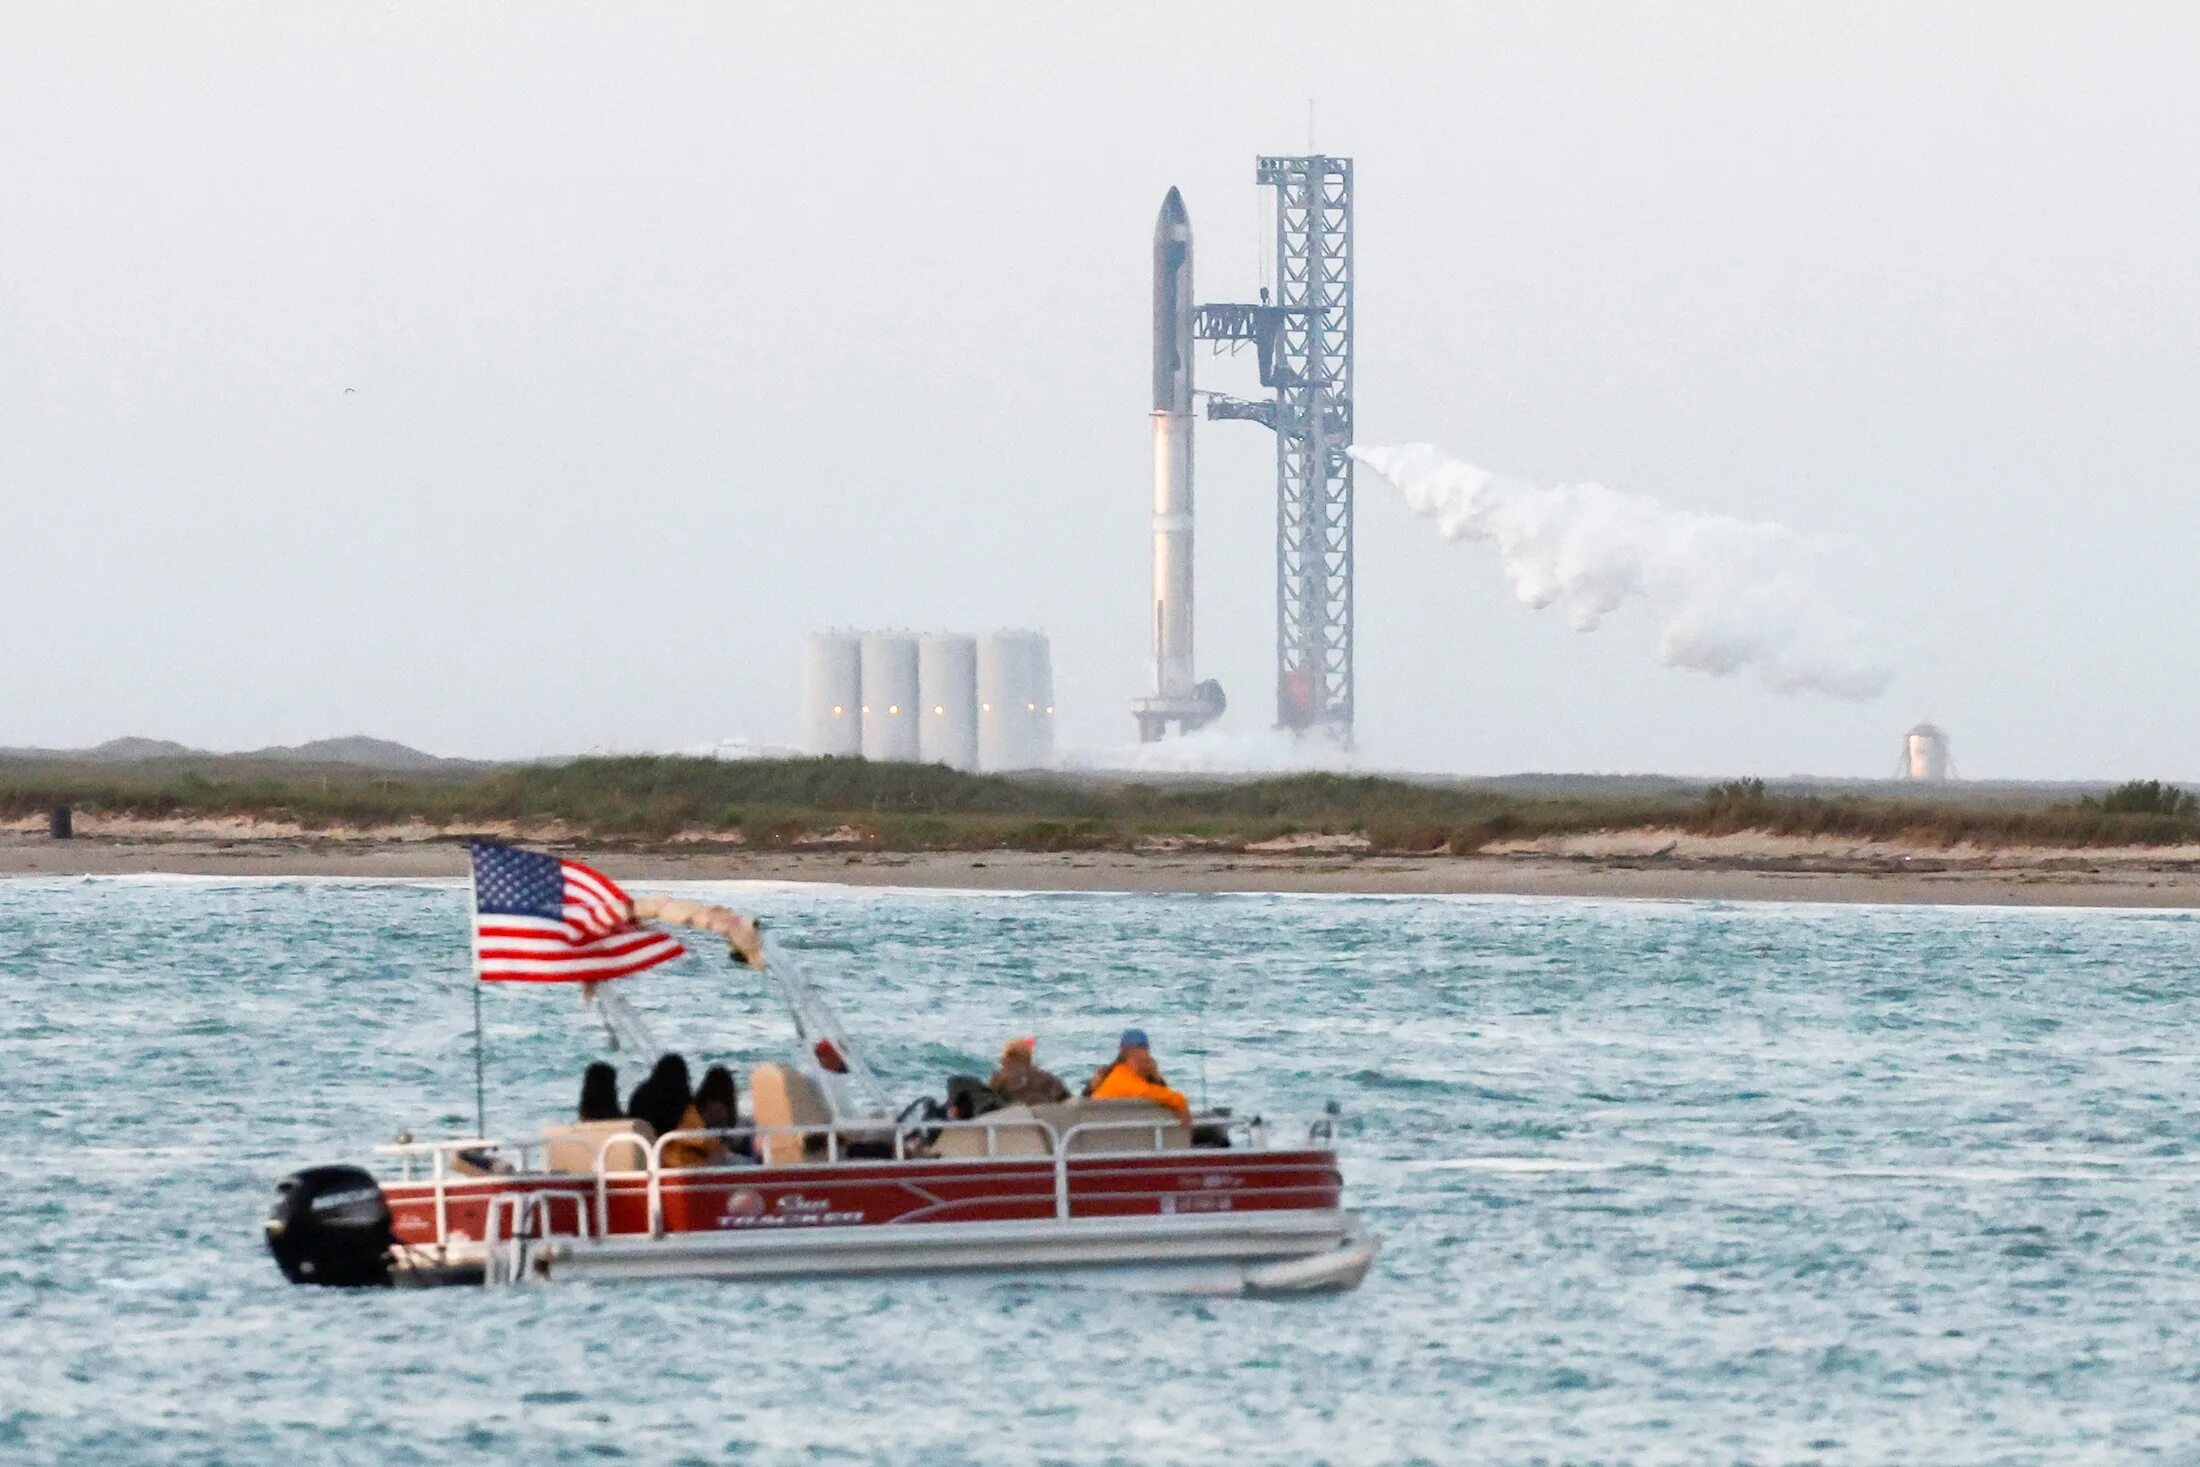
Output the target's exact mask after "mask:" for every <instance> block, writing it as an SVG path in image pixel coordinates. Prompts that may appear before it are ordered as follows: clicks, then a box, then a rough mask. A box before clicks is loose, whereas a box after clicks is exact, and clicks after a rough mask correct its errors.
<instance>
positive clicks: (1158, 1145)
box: [932, 1100, 1192, 1156]
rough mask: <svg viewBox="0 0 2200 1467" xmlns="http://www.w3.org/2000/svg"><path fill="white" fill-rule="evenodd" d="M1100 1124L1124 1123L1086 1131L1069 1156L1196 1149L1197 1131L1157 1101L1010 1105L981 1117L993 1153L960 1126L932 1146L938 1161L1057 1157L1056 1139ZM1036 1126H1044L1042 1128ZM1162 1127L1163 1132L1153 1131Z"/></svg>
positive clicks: (982, 1136) (971, 1129)
mask: <svg viewBox="0 0 2200 1467" xmlns="http://www.w3.org/2000/svg"><path fill="white" fill-rule="evenodd" d="M1096 1121H1107V1122H1111V1123H1112V1122H1118V1121H1120V1122H1125V1123H1126V1124H1125V1125H1124V1127H1123V1129H1121V1130H1106V1131H1087V1132H1085V1133H1084V1134H1083V1135H1080V1136H1072V1137H1071V1138H1070V1143H1069V1154H1070V1155H1072V1156H1083V1155H1087V1154H1089V1153H1092V1152H1100V1151H1181V1150H1183V1149H1184V1148H1186V1147H1188V1146H1190V1145H1191V1144H1192V1128H1191V1127H1190V1126H1188V1125H1186V1124H1185V1123H1184V1122H1183V1121H1181V1120H1179V1119H1177V1114H1176V1112H1175V1111H1173V1110H1171V1109H1169V1108H1168V1107H1167V1106H1165V1105H1162V1104H1161V1103H1160V1102H1158V1101H1153V1100H1065V1101H1060V1102H1057V1103H1055V1104H1053V1105H1011V1106H1005V1107H1003V1108H1002V1109H1000V1110H996V1111H989V1112H987V1113H986V1114H985V1115H982V1116H980V1117H978V1125H982V1126H984V1127H985V1128H986V1129H987V1130H990V1131H991V1132H992V1133H993V1149H992V1151H991V1152H990V1153H989V1152H988V1151H987V1150H986V1131H983V1130H979V1129H977V1127H976V1126H959V1127H956V1128H953V1129H950V1130H945V1131H942V1132H940V1136H939V1140H937V1141H936V1142H934V1143H933V1145H932V1154H933V1155H935V1156H986V1155H989V1154H990V1155H993V1156H1052V1155H1053V1154H1054V1140H1053V1136H1050V1135H1049V1134H1048V1133H1047V1131H1046V1129H1045V1127H1046V1126H1052V1127H1053V1128H1054V1132H1053V1135H1054V1136H1059V1135H1064V1134H1066V1133H1067V1132H1068V1131H1069V1129H1070V1127H1072V1126H1080V1125H1090V1124H1091V1123H1093V1122H1096ZM1034 1122H1043V1123H1044V1125H1037V1124H1034ZM1157 1124H1158V1125H1159V1127H1160V1129H1159V1130H1158V1131H1156V1130H1155V1129H1154V1128H1155V1126H1156V1125H1157Z"/></svg>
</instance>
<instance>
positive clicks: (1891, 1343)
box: [0, 878, 2200, 1464]
mask: <svg viewBox="0 0 2200 1467" xmlns="http://www.w3.org/2000/svg"><path fill="white" fill-rule="evenodd" d="M680 890H683V891H685V892H688V893H691V894H705V895H710V896H714V897H716V898H718V899H721V900H729V901H731V902H733V903H734V904H736V905H739V906H742V907H744V908H746V909H748V910H752V911H755V912H758V913H760V914H762V915H763V916H765V917H766V918H767V919H769V920H771V921H772V922H773V923H774V925H775V927H776V929H777V930H778V932H779V933H780V935H781V936H782V938H783V940H785V941H786V942H788V943H789V944H790V945H792V946H796V947H799V948H801V949H803V950H804V951H806V953H807V954H808V956H809V964H810V966H811V968H812V969H813V970H814V971H815V973H816V974H817V976H818V977H819V978H820V980H821V981H822V982H823V983H825V984H826V985H827V986H828V987H829V989H830V991H831V992H832V993H833V995H834V996H835V997H836V998H837V1000H838V1001H839V1002H840V1004H841V1005H842V1007H843V1009H844V1010H845V1011H846V1013H847V1015H848V1017H849V1019H850V1021H851V1027H852V1028H853V1029H854V1031H855V1032H856V1033H857V1034H858V1035H859V1036H860V1037H862V1038H864V1039H865V1040H866V1042H867V1044H868V1048H869V1051H870V1053H871V1056H872V1058H873V1060H874V1063H875V1064H876V1066H877V1068H878V1069H879V1070H880V1071H881V1073H882V1075H883V1076H884V1077H885V1078H886V1079H887V1081H888V1084H889V1088H891V1089H893V1090H894V1091H896V1093H897V1094H900V1095H914V1094H916V1093H918V1092H919V1091H920V1090H930V1089H935V1088H936V1087H937V1083H938V1080H939V1078H940V1077H941V1076H943V1075H944V1074H946V1073H947V1072H949V1071H951V1070H969V1069H980V1068H982V1067H983V1066H984V1065H985V1063H986V1061H987V1060H988V1059H989V1058H990V1056H991V1054H992V1052H993V1050H994V1049H995V1048H996V1047H997V1045H998V1043H999V1042H1000V1040H1001V1039H1003V1038H1004V1037H1006V1036H1008V1035H1012V1034H1017V1033H1027V1032H1032V1033H1037V1034H1038V1035H1039V1036H1040V1058H1041V1059H1042V1061H1046V1062H1051V1063H1052V1064H1054V1065H1055V1066H1057V1067H1058V1068H1060V1069H1061V1070H1062V1072H1063V1073H1064V1074H1065V1075H1070V1076H1075V1075H1077V1074H1080V1073H1082V1072H1083V1071H1084V1070H1085V1069H1086V1068H1087V1067H1089V1066H1090V1065H1092V1064H1094V1063H1096V1062H1097V1061H1098V1060H1099V1059H1100V1058H1101V1057H1102V1056H1103V1054H1104V1053H1105V1052H1106V1051H1107V1050H1108V1048H1109V1047H1110V1045H1111V1043H1112V1038H1113V1035H1114V1034H1115V1032H1116V1031H1117V1030H1118V1029H1120V1028H1121V1027H1122V1026H1123V1025H1125V1024H1126V1023H1130V1022H1136V1023H1140V1024H1142V1025H1144V1026H1145V1027H1146V1028H1148V1029H1149V1030H1151V1031H1152V1033H1153V1035H1154V1039H1155V1043H1156V1045H1157V1048H1158V1052H1159V1055H1160V1057H1161V1059H1162V1061H1163V1063H1164V1066H1165V1067H1166V1068H1167V1069H1168V1071H1169V1072H1170V1076H1171V1078H1172V1080H1174V1081H1175V1082H1177V1083H1178V1084H1179V1085H1181V1086H1183V1087H1184V1088H1186V1089H1188V1090H1191V1091H1193V1092H1194V1093H1195V1094H1196V1093H1197V1092H1199V1091H1201V1090H1205V1091H1206V1093H1207V1094H1209V1095H1210V1096H1211V1097H1212V1098H1213V1099H1214V1100H1215V1101H1216V1102H1218V1103H1227V1104H1231V1105H1233V1106H1235V1107H1236V1108H1238V1109H1239V1110H1240V1111H1257V1112H1259V1113H1261V1114H1263V1115H1266V1116H1268V1117H1270V1118H1271V1119H1274V1120H1279V1121H1283V1120H1285V1118H1289V1119H1288V1124H1289V1125H1290V1126H1292V1127H1294V1128H1295V1127H1296V1125H1297V1124H1298V1123H1299V1122H1301V1121H1303V1120H1304V1119H1305V1118H1307V1117H1310V1116H1312V1115H1314V1114H1316V1113H1318V1112H1319V1110H1320V1109H1321V1107H1322V1105H1323V1103H1324V1102H1327V1101H1330V1100H1335V1101H1337V1102H1338V1103H1339V1104H1340V1105H1341V1106H1342V1107H1343V1111H1344V1116H1345V1130H1346V1135H1345V1138H1344V1150H1345V1154H1346V1176H1347V1184H1348V1189H1349V1192H1350V1196H1351V1199H1352V1201H1353V1203H1354V1204H1355V1205H1356V1206H1357V1207H1358V1208H1359V1209H1360V1210H1361V1211H1362V1212H1363V1213H1365V1214H1366V1216H1367V1217H1368V1219H1369V1220H1370V1221H1371V1223H1372V1225H1373V1227H1374V1228H1375V1230H1376V1231H1377V1232H1379V1233H1380V1234H1381V1235H1382V1237H1383V1240H1384V1246H1385V1251H1384V1253H1383V1256H1382V1258H1381V1260H1380V1262H1379V1263H1378V1265H1377V1267H1376V1269H1375V1271H1374V1272H1373V1274H1372V1275H1371V1276H1370V1277H1369V1279H1368V1282H1367V1284H1366V1286H1365V1287H1364V1288H1362V1289H1361V1290H1360V1291H1358V1292H1357V1293H1353V1294H1347V1295H1341V1296H1335V1297H1328V1298H1322V1299H1315V1300H1305V1301H1296V1302H1255V1301H1241V1300H1227V1301H1214V1300H1206V1301H1202V1300H1187V1299H1172V1298H1155V1297H1138V1296H1128V1295H1118V1294H1112V1293H1106V1292H1101V1291H1096V1290H1085V1289H1077V1288H1066V1287H1055V1286H1033V1285H1003V1284H995V1283H988V1282H985V1281H982V1280H972V1279H953V1280H916V1281H911V1280H899V1281H890V1282H860V1283H859V1282H823V1283H801V1284H786V1285H775V1286H770V1287H750V1286H743V1285H711V1284H692V1283H679V1282H666V1283H655V1284H644V1285H602V1286H569V1287H560V1288H551V1289H520V1290H506V1291H499V1292H497V1293H494V1294H490V1293H485V1292H482V1291H478V1290H439V1291H420V1292H415V1291H405V1292H388V1291H385V1292H376V1293H358V1294H347V1293H338V1292H330V1291H318V1290H301V1289H293V1288H291V1287H289V1286H287V1285H285V1284H284V1283H282V1282H281V1280H280V1278H279V1276H278V1275H277V1273H276V1271H275V1269H274V1266H273V1265H272V1263H271V1262H270V1261H269V1260H268V1258H267V1256H266V1254H265V1251H264V1248H263V1245H262V1243H261V1240H260V1236H259V1227H260V1222H261V1219H262V1217H263V1216H264V1215H265V1211H266V1207H267V1203H268V1200H269V1194H270V1189H271V1186H272V1184H273V1183H274V1181H275V1180H276V1179H277V1178H278V1177H280V1176H281V1175H282V1174H284V1173H285V1172H287V1171H289V1170H291V1169H292V1168H294V1167H296V1166H299V1165H303V1164H307V1163H312V1162H317V1161H329V1160H345V1159H362V1158H364V1157H365V1156H366V1154H367V1152H368V1148H369V1147H370V1146H372V1145H373V1144H374V1143H375V1142H377V1141H380V1140H384V1139H387V1138H389V1137H390V1136H391V1135H393V1134H394V1133H395V1132H397V1131H399V1130H402V1129H409V1130H413V1131H416V1132H420V1133H423V1134H427V1133H432V1132H435V1131H437V1130H440V1129H444V1128H450V1129H460V1128H465V1127H469V1126H470V1124H471V1109H472V1057H471V1056H472V1050H471V1040H470V1035H471V1028H470V1026H471V1009H470V1007H469V1005H470V1001H471V996H472V995H471V991H470V989H469V987H468V983H467V977H466V961H467V946H466V939H465V896H464V892H463V889H462V888H459V887H454V886H450V885H442V884H433V883H421V884H400V883H379V884H378V883H362V882H343V881H265V882H233V881H203V880H161V879H151V878H139V879H115V880H94V881H57V880H38V879H33V880H16V881H0V983H4V993H5V997H6V999H7V1002H6V1005H5V1007H4V1008H0V1461H7V1462H16V1461H22V1462H41V1463H43V1462H87V1463H100V1464H128V1463H158V1464H180V1463H207V1464H212V1463H223V1464H257V1463H271V1464H272V1463H304V1462H312V1463H348V1462H357V1463H377V1464H381V1463H408V1462H450V1461H459V1460H471V1461H483V1460H489V1461H503V1462H515V1463H518V1462H524V1463H529V1464H551V1463H568V1462H595V1461H599V1460H610V1461H631V1462H647V1463H655V1462H697V1463H702V1462H720V1461H729V1460H730V1461H754V1462H840V1461H876V1462H889V1463H903V1462H908V1463H934V1462H938V1463H957V1462H986V1463H998V1462H1024V1461H1062V1462H1094V1463H1116V1462H1120V1463H1132V1464H1151V1463H1168V1462H1180V1461H1181V1462H1204V1461H1260V1462H1339V1463H1345V1462H1395V1461H1416V1460H1417V1461H1427V1462H1440V1463H1451V1462H1467V1461H1500V1462H1509V1461H1552V1462H1561V1461H1563V1462H1575V1461H1579V1462H1618V1461H1630V1462H1633V1461H1642V1462H1654V1461H1675V1462H1714V1461H1715V1462H1727V1461H1736V1462H1792V1461H1826V1462H1858V1461H1865V1462H1882V1461H1911V1462H1921V1463H1949V1462H1971V1461H1994V1462H2041V1463H2068V1462H2073V1461H2089V1460H2102V1461H2130V1460H2143V1459H2148V1458H2155V1459H2160V1460H2168V1461H2191V1460H2194V1459H2195V1457H2196V1455H2200V1155H2196V1154H2195V1139H2196V1134H2200V1086H2196V1081H2200V1075H2196V1073H2195V1047H2196V1036H2200V919H2196V918H2195V917H2194V916H2189V915H2184V914H2176V913H2120V912H2098V911H2091V912H2064V911H2042V910H2026V911H2011V910H1988V909H1975V908H1973V909H1961V910H1957V909H1920V908H1872V907H1824V908H1809V907H1798V906H1778V905H1731V906H1730V905H1721V904H1689V903H1621V902H1583V901H1550V900H1505V899H1499V900H1489V899H1428V900H1420V899H1389V898H1369V899H1357V898H1335V897H1318V898H1309V897H1275V896H1236V897H1231V896H1118V895H1037V896H1032V895H994V894H986V895H972V894H959V893H921V892H906V893H896V892H875V891H849V890H837V889H830V888H793V887H772V886H763V887H747V888H744V887H739V886H732V885H711V884H694V885H689V886H684V887H682V888H680ZM629 993H630V995H631V996H632V997H633V998H634V1000H635V1002H636V1003H637V1004H638V1005H639V1006H640V1007H642V1008H643V1009H645V1010H646V1011H647V1012H648V1013H649V1014H650V1016H651V1018H652V1021H653V1022H654V1024H655V1025H656V1027H657V1029H658V1031H659V1033H660V1034H661V1035H663V1036H664V1037H665V1038H667V1039H668V1040H671V1041H674V1042H676V1043H677V1044H678V1045H679V1046H680V1047H682V1048H683V1049H684V1050H685V1052H686V1053H687V1054H688V1055H689V1056H690V1058H691V1059H693V1060H696V1061H707V1060H714V1059H727V1060H731V1061H737V1062H741V1063H746V1062H751V1061H754V1060H757V1059H763V1058H769V1057H773V1056H775V1055H778V1054H781V1053H783V1052H784V1051H785V1049H786V1047H787V1043H788V1032H789V1031H788V1029H787V1026H786V1023H785V1021H784V1019H783V1018H782V1017H781V1016H780V1014H779V1013H778V1012H777V1011H776V1010H775V1008H774V1007H773V1005H772V1004H771V1002H770V1001H769V999H768V997H767V996H766V995H765V993H764V992H763V991H762V989H761V987H760V985H759V984H758V982H757V980H755V979H754V978H752V977H751V976H749V975H747V974H744V973H741V972H739V971H738V970H734V969H731V968H730V967H728V966H726V965H725V964H724V963H723V962H722V961H710V962H706V961H704V960H703V959H701V958H691V959H689V960H687V961H685V962H683V963H682V964H680V965H677V966H676V967H674V968H671V969H667V970H663V971H660V972H659V973H657V974H653V975H650V976H647V977H644V978H641V979H638V980H635V981H634V982H633V983H632V984H631V986H630V988H629ZM487 1001H488V1002H487V1006H488V1018H489V1030H490V1042H489V1049H490V1058H489V1085H490V1096H491V1098H490V1120H491V1126H492V1129H503V1130H506V1131H508V1132H517V1131H522V1130H528V1129H532V1128H533V1127H536V1126H539V1125H540V1124H541V1123H542V1122H543V1121H544V1120H547V1119H552V1118H554V1117H557V1116H559V1115H561V1114H562V1113H564V1112H565V1111H566V1110H567V1108H568V1107H569V1106H570V1104H571V1102H572V1098H573V1092H574V1089H575V1085H576V1081H577V1076H578V1074H579V1071H580V1069H581V1067H582V1065H583V1064H584V1063H585V1062H586V1061H587V1060H588V1059H590V1058H593V1057H596V1056H597V1055H598V1053H599V1046H600V1039H599V1035H600V1031H598V1030H596V1029H594V1028H593V1027H592V1026H591V1025H590V1023H589V1022H588V1021H587V1020H586V1019H585V1018H584V1017H583V1015H582V1014H581V1013H580V1010H579V1005H578V1002H577V1000H576V998H575V997H574V996H573V995H572V994H570V993H568V992H565V991H562V990H535V989H526V990H514V989H507V988H499V989H495V990H492V991H490V992H489V993H488V995H487ZM625 1078H626V1079H627V1080H628V1081H629V1082H631V1081H632V1080H633V1079H635V1078H638V1076H637V1075H635V1074H632V1073H629V1074H627V1075H626V1077H625Z"/></svg>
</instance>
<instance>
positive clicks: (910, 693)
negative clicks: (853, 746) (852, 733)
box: [861, 632, 919, 764]
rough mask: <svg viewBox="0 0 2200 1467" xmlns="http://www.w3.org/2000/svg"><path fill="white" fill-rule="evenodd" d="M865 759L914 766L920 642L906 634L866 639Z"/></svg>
mask: <svg viewBox="0 0 2200 1467" xmlns="http://www.w3.org/2000/svg"><path fill="white" fill-rule="evenodd" d="M861 656H862V670H863V671H862V675H863V703H862V705H861V706H862V709H863V757H864V758H866V759H891V760H895V761H897V762H900V763H905V764H914V763H916V762H917V759H918V757H919V756H918V749H917V639H916V638H915V637H912V636H910V635H908V634H907V633H906V632H870V633H866V634H865V635H864V638H863V648H862V654H861Z"/></svg>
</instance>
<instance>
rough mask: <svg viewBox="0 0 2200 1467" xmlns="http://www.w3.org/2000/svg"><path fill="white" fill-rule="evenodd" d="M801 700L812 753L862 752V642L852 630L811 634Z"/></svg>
mask: <svg viewBox="0 0 2200 1467" xmlns="http://www.w3.org/2000/svg"><path fill="white" fill-rule="evenodd" d="M802 700H803V707H804V710H805V712H806V713H807V715H808V721H809V737H808V740H807V742H806V743H805V744H804V748H806V749H807V750H808V751H809V752H810V753H812V754H835V755H839V756H841V757H843V758H850V757H853V756H854V755H857V754H860V753H862V752H863V643H862V640H861V639H860V638H859V637H857V636H856V634H855V633H853V632H812V633H810V646H809V655H808V657H807V659H806V660H805V663H804V676H803V684H802Z"/></svg>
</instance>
